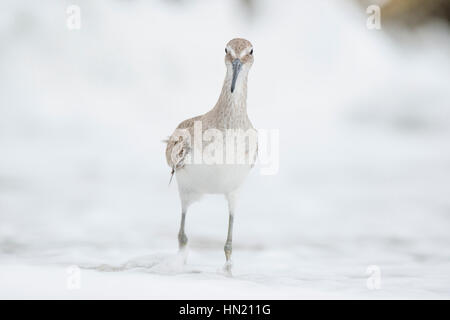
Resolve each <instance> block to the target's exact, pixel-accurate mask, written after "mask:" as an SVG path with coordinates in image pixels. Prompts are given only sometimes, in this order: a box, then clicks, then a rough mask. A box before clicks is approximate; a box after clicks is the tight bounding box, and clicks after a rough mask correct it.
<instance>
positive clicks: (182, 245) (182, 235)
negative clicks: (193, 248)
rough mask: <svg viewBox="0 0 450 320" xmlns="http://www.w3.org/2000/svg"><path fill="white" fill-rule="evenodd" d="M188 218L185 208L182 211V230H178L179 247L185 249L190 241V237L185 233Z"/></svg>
mask: <svg viewBox="0 0 450 320" xmlns="http://www.w3.org/2000/svg"><path fill="white" fill-rule="evenodd" d="M185 220H186V210H185V209H184V208H183V210H182V212H181V224H180V231H179V232H178V249H179V250H180V251H181V250H183V249H184V248H185V247H186V245H187V242H188V238H187V237H186V233H184V222H185Z"/></svg>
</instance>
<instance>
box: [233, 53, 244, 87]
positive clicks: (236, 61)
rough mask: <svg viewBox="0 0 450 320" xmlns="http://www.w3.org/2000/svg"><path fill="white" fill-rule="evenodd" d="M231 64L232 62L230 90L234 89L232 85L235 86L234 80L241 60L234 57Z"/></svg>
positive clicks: (240, 65)
mask: <svg viewBox="0 0 450 320" xmlns="http://www.w3.org/2000/svg"><path fill="white" fill-rule="evenodd" d="M232 64H233V78H232V79H231V92H233V91H234V87H235V86H236V80H237V77H238V74H239V71H241V67H242V62H241V60H239V59H234V60H233V63H232Z"/></svg>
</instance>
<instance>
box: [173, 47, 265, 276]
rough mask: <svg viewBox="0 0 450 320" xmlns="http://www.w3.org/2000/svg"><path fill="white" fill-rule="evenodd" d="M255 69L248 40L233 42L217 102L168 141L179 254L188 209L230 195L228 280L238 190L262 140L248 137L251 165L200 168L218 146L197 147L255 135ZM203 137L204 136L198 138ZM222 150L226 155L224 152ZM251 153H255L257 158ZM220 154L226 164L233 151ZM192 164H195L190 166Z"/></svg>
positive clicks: (226, 248) (184, 241) (184, 242)
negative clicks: (251, 109) (251, 85)
mask: <svg viewBox="0 0 450 320" xmlns="http://www.w3.org/2000/svg"><path fill="white" fill-rule="evenodd" d="M252 64H253V46H252V44H251V43H250V42H249V41H248V40H245V39H233V40H231V41H229V42H228V44H227V45H226V48H225V65H226V69H227V71H226V76H225V80H224V83H223V87H222V91H221V94H220V97H219V99H218V101H217V103H216V104H215V106H214V107H213V108H212V109H211V110H210V111H209V112H207V113H205V114H203V115H201V116H197V117H194V118H190V119H187V120H184V121H183V122H181V123H180V124H179V125H178V127H177V129H176V130H175V132H174V133H173V134H172V135H171V136H170V138H169V139H168V140H167V141H166V142H167V148H166V160H167V163H168V165H169V166H170V168H171V169H172V172H171V173H172V176H173V175H175V176H176V180H177V184H178V193H179V196H180V200H181V223H180V230H179V233H178V245H179V250H180V251H181V250H184V249H185V248H186V246H187V242H188V238H187V236H186V233H185V230H184V227H185V219H186V213H187V210H188V208H189V206H190V205H191V204H192V203H193V202H195V201H197V200H199V199H200V198H201V197H202V196H203V195H204V194H223V195H225V197H226V199H227V202H228V211H229V220H228V234H227V239H226V242H225V246H224V251H225V258H226V263H225V267H224V269H225V272H226V273H227V274H228V275H231V265H232V263H231V253H232V234H233V221H234V213H235V207H236V197H237V193H238V190H239V187H240V186H241V185H242V183H243V182H244V180H245V178H246V176H247V175H248V173H249V171H250V169H251V168H252V167H253V164H254V161H255V158H256V152H255V149H257V140H253V142H254V143H253V148H252V146H251V144H252V141H251V137H250V136H248V137H249V140H248V144H246V146H245V148H244V152H245V156H246V157H247V159H249V161H247V162H237V163H233V162H232V163H229V162H226V163H221V162H220V161H216V162H215V163H210V162H209V163H206V162H207V161H206V159H205V158H203V159H202V161H200V163H199V162H198V161H195V159H196V158H197V156H199V157H200V158H201V157H202V156H205V154H206V152H205V151H206V149H207V148H208V146H209V147H211V143H213V142H214V141H209V142H210V144H206V145H204V144H203V145H201V146H200V147H199V146H197V145H196V143H195V142H196V141H197V142H198V141H201V142H203V140H209V139H210V138H211V137H210V136H211V134H209V135H208V137H209V138H205V136H206V135H207V132H210V133H211V132H213V133H214V134H213V135H214V136H215V140H217V141H215V142H216V146H219V147H223V146H224V144H223V141H221V140H220V139H218V138H220V137H218V136H217V134H218V133H219V134H220V133H223V134H224V136H225V135H226V134H228V133H229V132H230V131H233V130H235V131H238V132H241V133H242V132H244V133H245V134H248V133H249V132H250V133H252V132H256V130H255V129H254V128H253V126H252V123H251V122H250V119H249V118H248V115H247V78H248V72H249V70H250V68H251V66H252ZM196 126H197V127H196ZM196 128H197V129H198V128H200V130H197V131H199V132H195V131H196ZM180 132H181V133H180ZM199 133H200V136H203V137H198V135H199ZM196 134H197V135H196ZM199 139H200V140H199ZM227 141H228V140H227ZM217 142H218V144H217ZM234 142H235V141H234V139H233V143H234ZM233 150H234V145H233ZM241 150H242V149H241ZM216 151H217V150H216ZM219 151H222V152H223V150H219ZM251 151H253V152H254V153H253V154H252V153H251ZM218 153H219V155H218V158H217V154H216V155H215V156H216V158H215V159H216V160H217V159H219V160H220V158H221V156H222V159H223V157H224V156H225V157H226V156H228V155H229V154H230V153H231V152H230V151H229V149H227V150H226V154H225V152H223V153H220V152H218ZM187 159H189V160H190V161H187ZM192 159H194V161H192ZM233 159H235V158H233ZM172 176H171V179H172Z"/></svg>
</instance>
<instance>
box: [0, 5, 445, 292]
mask: <svg viewBox="0 0 450 320" xmlns="http://www.w3.org/2000/svg"><path fill="white" fill-rule="evenodd" d="M69 4H76V5H79V6H80V8H81V18H82V20H81V22H82V27H81V29H80V30H78V31H76V30H74V31H70V30H68V29H67V28H66V18H67V15H66V8H67V6H68V5H69ZM257 4H258V5H257V7H256V9H257V10H256V14H255V15H251V14H249V13H248V12H245V11H244V10H243V8H242V7H241V6H240V5H239V3H238V2H236V1H217V0H216V1H206V0H196V1H180V2H179V3H178V2H177V1H106V0H104V1H81V0H75V1H71V2H65V1H45V2H35V1H14V0H3V1H2V2H1V4H0V298H64V299H66V298H227V299H228V298H239V299H240V298H248V299H257V298H275V299H277V298H363V299H367V298H450V90H449V83H450V73H449V70H450V41H449V31H448V29H445V27H444V26H443V25H440V24H437V23H436V24H431V25H427V26H425V27H423V28H421V29H419V30H416V31H415V32H411V33H407V34H406V35H404V36H403V37H402V38H401V40H399V39H398V38H392V37H388V36H387V35H386V34H384V33H383V31H370V30H368V29H367V28H366V18H367V15H366V14H365V11H364V9H361V8H358V7H354V6H352V5H351V3H350V2H348V3H347V2H336V3H334V1H310V2H306V1H302V2H300V1H283V5H281V4H280V3H279V2H276V1H269V0H265V1H258V3H257ZM237 36H240V37H245V38H247V39H249V40H250V41H252V43H253V45H254V48H255V53H254V54H255V63H254V66H253V68H252V70H251V72H250V77H249V97H248V112H249V116H250V118H251V120H252V122H253V123H254V125H255V127H257V128H263V129H279V132H280V154H279V161H280V167H279V171H278V173H277V174H276V175H273V176H263V175H260V174H259V168H256V169H255V170H254V171H253V172H252V174H251V176H250V177H249V178H248V180H247V183H246V184H245V186H244V188H243V190H242V196H241V199H240V201H239V207H238V208H239V209H238V211H237V214H236V218H235V230H234V231H235V233H234V252H233V259H234V277H233V278H227V277H225V276H224V275H223V274H222V272H221V268H222V265H223V263H224V254H223V245H224V241H225V238H226V231H227V219H228V217H227V209H226V202H225V201H224V199H222V197H214V196H212V197H208V198H205V199H204V200H203V201H202V202H200V203H197V204H195V205H193V206H192V207H191V210H190V212H189V213H188V217H187V226H186V228H187V229H186V231H187V235H188V237H189V240H190V252H189V257H188V264H187V265H186V266H183V265H182V263H181V261H182V257H180V256H178V255H177V254H176V251H177V238H176V235H177V232H178V226H179V219H180V209H179V200H178V195H177V190H176V184H175V183H173V184H172V185H170V186H169V187H168V186H167V183H168V181H169V168H168V167H167V165H166V163H165V159H164V145H163V143H161V140H162V139H164V138H166V136H167V135H169V134H170V133H171V132H172V130H173V129H174V128H175V126H176V125H177V124H178V123H179V122H180V121H182V120H183V119H186V118H188V117H191V116H195V115H199V114H201V113H204V112H206V111H208V110H209V109H210V108H211V107H212V106H213V105H214V103H215V102H216V99H217V97H218V95H219V93H220V89H221V85H222V80H223V78H224V75H225V66H224V62H223V55H224V52H223V51H224V46H225V44H226V42H227V41H228V40H230V39H231V38H233V37H237ZM71 265H76V266H79V267H80V268H81V269H80V278H79V279H80V282H79V284H80V288H79V289H76V288H73V290H70V288H71V286H70V285H69V286H68V281H69V282H70V281H71V279H72V278H71V277H72V276H73V275H74V274H70V273H68V269H67V268H68V267H69V266H71ZM369 266H377V268H379V270H380V271H381V287H380V288H379V289H375V290H370V289H371V287H370V286H367V279H368V278H369V277H370V275H369V274H366V270H367V268H368V267H369ZM372 276H373V275H372Z"/></svg>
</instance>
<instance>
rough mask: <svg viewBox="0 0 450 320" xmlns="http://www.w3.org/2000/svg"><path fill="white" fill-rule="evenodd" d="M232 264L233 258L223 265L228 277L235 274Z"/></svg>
mask: <svg viewBox="0 0 450 320" xmlns="http://www.w3.org/2000/svg"><path fill="white" fill-rule="evenodd" d="M232 266H233V264H232V262H231V260H230V261H227V262H225V265H224V266H223V271H224V273H225V276H227V277H232V276H233V274H232V272H231V268H232Z"/></svg>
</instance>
